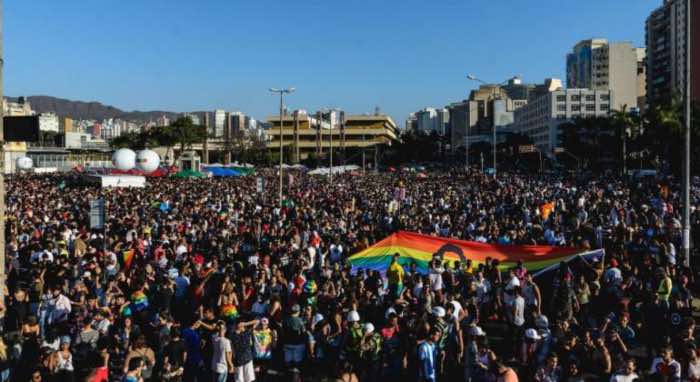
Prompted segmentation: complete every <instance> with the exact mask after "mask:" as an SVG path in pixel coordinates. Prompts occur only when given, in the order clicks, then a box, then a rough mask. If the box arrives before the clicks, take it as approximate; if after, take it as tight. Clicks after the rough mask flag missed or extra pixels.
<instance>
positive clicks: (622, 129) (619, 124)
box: [610, 104, 634, 176]
mask: <svg viewBox="0 0 700 382" xmlns="http://www.w3.org/2000/svg"><path fill="white" fill-rule="evenodd" d="M610 117H611V120H612V124H613V127H614V128H615V131H616V133H617V135H618V136H619V137H620V138H621V139H622V175H623V176H624V175H626V174H627V137H628V136H630V135H631V134H632V126H634V120H633V119H632V115H631V114H630V113H629V112H628V111H627V104H624V105H622V109H620V110H613V111H612V113H611V115H610Z"/></svg>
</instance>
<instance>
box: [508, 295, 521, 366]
mask: <svg viewBox="0 0 700 382" xmlns="http://www.w3.org/2000/svg"><path fill="white" fill-rule="evenodd" d="M508 307H509V310H508V312H509V315H508V316H509V317H508V319H509V321H510V332H511V336H510V339H511V341H512V343H511V349H512V352H513V353H512V354H513V355H515V354H517V350H518V344H519V343H518V342H519V341H520V340H521V339H522V338H523V332H524V331H523V325H524V324H525V299H524V298H523V296H521V291H520V286H516V287H514V288H513V300H512V301H511V303H510V304H509V305H508Z"/></svg>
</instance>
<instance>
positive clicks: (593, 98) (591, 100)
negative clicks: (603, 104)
mask: <svg viewBox="0 0 700 382" xmlns="http://www.w3.org/2000/svg"><path fill="white" fill-rule="evenodd" d="M586 101H587V102H595V95H593V94H588V95H586Z"/></svg>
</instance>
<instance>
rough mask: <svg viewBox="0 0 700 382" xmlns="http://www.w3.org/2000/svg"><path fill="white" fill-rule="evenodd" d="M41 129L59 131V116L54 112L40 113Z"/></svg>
mask: <svg viewBox="0 0 700 382" xmlns="http://www.w3.org/2000/svg"><path fill="white" fill-rule="evenodd" d="M39 131H51V132H54V133H59V132H60V130H59V126H58V116H57V115H56V114H54V113H41V114H39Z"/></svg>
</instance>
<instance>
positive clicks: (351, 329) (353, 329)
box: [341, 310, 364, 364]
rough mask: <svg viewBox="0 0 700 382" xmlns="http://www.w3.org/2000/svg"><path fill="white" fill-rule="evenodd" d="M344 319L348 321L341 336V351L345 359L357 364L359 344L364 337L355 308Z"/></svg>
mask: <svg viewBox="0 0 700 382" xmlns="http://www.w3.org/2000/svg"><path fill="white" fill-rule="evenodd" d="M346 321H347V322H348V328H347V331H346V333H345V337H344V338H343V342H342V351H343V352H344V356H345V357H346V359H348V360H350V362H352V363H353V364H357V362H358V361H359V360H360V356H361V351H362V349H361V347H360V344H361V343H362V338H363V337H364V330H363V327H362V324H361V323H360V314H359V313H357V311H355V310H351V311H350V312H348V314H347V316H346ZM341 356H342V355H341Z"/></svg>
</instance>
